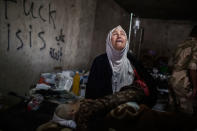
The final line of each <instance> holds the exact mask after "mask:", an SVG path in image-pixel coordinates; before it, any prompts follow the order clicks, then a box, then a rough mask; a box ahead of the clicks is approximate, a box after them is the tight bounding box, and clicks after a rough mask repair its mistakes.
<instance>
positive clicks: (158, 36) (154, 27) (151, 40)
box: [140, 19, 195, 63]
mask: <svg viewBox="0 0 197 131" xmlns="http://www.w3.org/2000/svg"><path fill="white" fill-rule="evenodd" d="M140 20H141V26H142V27H143V28H144V36H143V43H142V50H141V59H142V61H146V62H148V61H149V63H150V62H151V60H152V58H150V57H144V58H142V56H143V55H145V56H147V55H150V54H149V53H150V51H153V52H154V53H155V54H154V55H153V57H154V58H153V59H154V60H155V59H157V58H159V57H165V58H167V59H168V58H170V57H171V56H172V55H173V52H174V51H175V49H176V47H177V45H178V44H179V43H180V42H183V41H184V40H185V39H186V38H187V37H188V35H189V33H190V31H191V29H192V27H193V25H194V24H195V23H194V22H192V21H176V20H159V19H140ZM147 58H150V59H147Z"/></svg>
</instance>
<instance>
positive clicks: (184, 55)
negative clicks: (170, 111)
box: [170, 38, 197, 113]
mask: <svg viewBox="0 0 197 131" xmlns="http://www.w3.org/2000/svg"><path fill="white" fill-rule="evenodd" d="M173 62H174V63H173V65H174V67H173V72H172V76H171V78H170V85H171V87H172V89H173V91H174V93H175V98H176V104H177V105H178V108H179V109H180V110H183V111H185V112H188V113H193V104H192V101H191V99H190V100H189V99H188V96H189V95H191V93H192V85H191V82H190V78H189V75H188V73H189V72H188V71H189V69H192V70H197V40H196V39H195V38H189V39H187V40H186V41H185V42H183V43H182V44H180V45H178V48H177V50H176V52H175V55H174V56H173Z"/></svg>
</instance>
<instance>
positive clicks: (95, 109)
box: [76, 88, 145, 131]
mask: <svg viewBox="0 0 197 131" xmlns="http://www.w3.org/2000/svg"><path fill="white" fill-rule="evenodd" d="M144 97H145V94H144V92H143V90H141V89H134V88H131V89H127V90H124V91H121V92H117V93H115V94H113V95H108V96H105V97H103V98H100V99H95V100H84V101H83V102H82V103H81V106H80V108H79V111H78V112H77V115H76V122H77V131H87V130H88V124H89V122H90V121H91V120H92V118H94V117H95V116H96V114H107V113H108V112H109V111H110V110H112V109H113V108H115V107H117V106H118V105H120V104H123V103H126V102H128V101H136V102H138V101H141V100H142V99H143V98H144Z"/></svg>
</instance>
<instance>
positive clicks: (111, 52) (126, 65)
mask: <svg viewBox="0 0 197 131" xmlns="http://www.w3.org/2000/svg"><path fill="white" fill-rule="evenodd" d="M117 28H121V29H122V27H121V26H117V27H115V28H114V29H113V30H111V31H110V32H109V34H108V36H107V39H106V52H107V57H108V60H109V63H110V65H111V68H112V72H113V75H112V89H113V93H114V92H118V91H120V89H121V88H122V87H124V86H126V85H130V84H132V83H133V80H134V71H133V68H132V67H131V64H130V62H129V60H128V58H127V52H128V50H129V43H128V41H127V42H126V45H125V48H124V49H122V50H121V51H118V50H116V49H114V47H113V45H112V42H111V36H112V32H113V31H114V30H115V29H117ZM122 30H123V29H122ZM123 31H124V30H123ZM124 33H125V35H126V32H125V31H124ZM126 36H127V35H126Z"/></svg>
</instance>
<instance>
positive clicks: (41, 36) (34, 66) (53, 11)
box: [0, 0, 97, 95]
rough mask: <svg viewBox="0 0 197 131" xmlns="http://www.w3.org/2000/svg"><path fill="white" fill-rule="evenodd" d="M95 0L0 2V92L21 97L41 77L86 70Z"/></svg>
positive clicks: (20, 0) (18, 0) (10, 0)
mask: <svg viewBox="0 0 197 131" xmlns="http://www.w3.org/2000/svg"><path fill="white" fill-rule="evenodd" d="M96 2H97V0H15V2H14V1H13V0H5V1H4V0H0V70H1V73H0V91H1V92H3V93H6V92H8V91H16V92H17V93H19V94H21V95H24V94H25V93H27V92H28V90H29V87H30V86H31V85H32V84H35V83H36V82H37V81H38V79H39V75H40V73H42V72H52V71H53V69H54V67H58V66H62V67H63V68H64V69H84V68H87V63H88V62H89V59H87V58H89V55H90V51H91V48H89V47H90V46H91V44H92V37H93V29H94V20H95V9H96Z"/></svg>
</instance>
